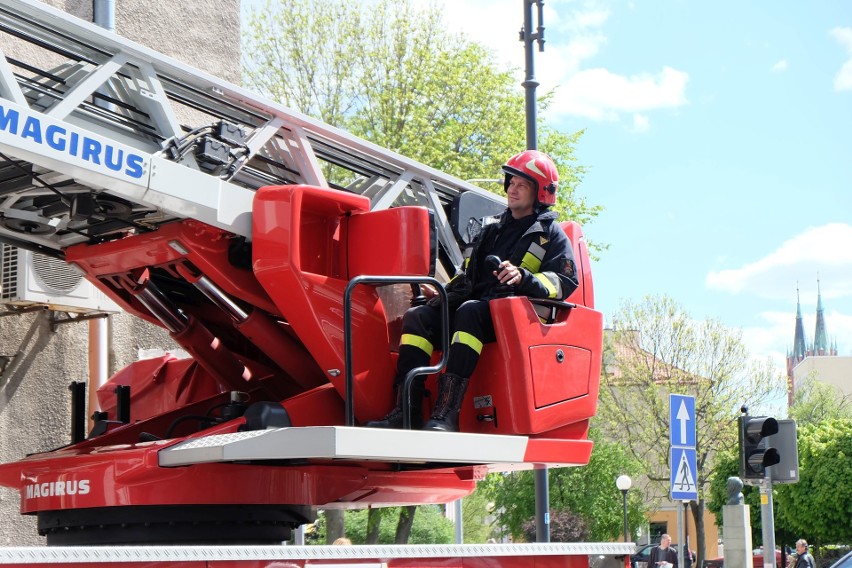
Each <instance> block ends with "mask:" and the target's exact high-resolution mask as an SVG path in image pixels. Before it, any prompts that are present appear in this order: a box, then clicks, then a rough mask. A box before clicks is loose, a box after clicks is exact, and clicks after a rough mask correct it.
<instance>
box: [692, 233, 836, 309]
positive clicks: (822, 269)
mask: <svg viewBox="0 0 852 568" xmlns="http://www.w3.org/2000/svg"><path fill="white" fill-rule="evenodd" d="M850 242H852V225H847V224H844V223H830V224H827V225H823V226H821V227H813V228H810V229H807V230H806V231H804V232H803V233H801V234H799V235H796V236H795V237H793V238H792V239H790V240H788V241H786V242H785V243H783V244H782V245H781V246H780V247H778V249H776V250H774V251H773V252H771V253H769V254H768V255H766V256H765V257H763V258H761V259H758V260H756V261H755V262H752V263H750V264H746V265H745V266H742V267H740V268H734V269H727V270H719V271H712V272H710V273H709V274H708V275H707V278H706V280H705V283H706V285H707V287H708V288H712V289H716V290H725V291H728V292H731V293H734V294H739V293H743V292H747V293H749V294H752V295H755V296H758V297H762V298H772V299H786V298H790V297H791V296H792V293H793V292H794V290H795V288H794V286H796V285H797V284H796V280H797V279H798V278H808V277H809V276H810V279H808V280H804V281H801V282H799V284H800V285H801V286H802V293H803V294H805V293H808V294H812V295H813V296H814V297H816V279H817V275H819V278H820V282H821V288H822V296H823V298H826V299H830V298H842V297H846V296H852V247H849V243H850Z"/></svg>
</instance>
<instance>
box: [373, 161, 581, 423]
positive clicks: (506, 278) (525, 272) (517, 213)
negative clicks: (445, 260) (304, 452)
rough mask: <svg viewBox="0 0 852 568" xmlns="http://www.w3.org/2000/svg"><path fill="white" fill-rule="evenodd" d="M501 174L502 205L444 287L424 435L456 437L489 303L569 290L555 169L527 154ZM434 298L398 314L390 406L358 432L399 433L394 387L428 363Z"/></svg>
mask: <svg viewBox="0 0 852 568" xmlns="http://www.w3.org/2000/svg"><path fill="white" fill-rule="evenodd" d="M503 172H504V174H505V181H504V187H505V189H506V197H507V201H508V207H507V208H506V211H504V212H503V213H502V214H501V215H499V216H497V217H494V218H490V219H487V220H486V222H485V223H484V226H483V229H482V231H481V233H480V234H479V236H478V237H477V238H476V239H475V240H474V242H473V244H472V246H471V247H469V248H468V250H466V251H465V262H464V266H463V267H462V268H461V269H460V271H459V273H458V274H457V276H456V277H455V278H453V279H452V280H451V281H450V282H449V283H448V284H447V295H448V302H449V305H448V308H449V311H450V332H451V334H452V335H451V342H450V353H449V357H448V361H447V366H446V369H445V372H444V373H443V374H441V375H440V376H439V377H438V395H437V397H436V402H435V408H434V409H433V410H432V413H431V417H430V419H429V421H428V422H426V424H425V425H423V429H424V430H441V431H447V432H457V431H458V423H459V410H460V408H461V404H462V400H463V399H464V394H465V391H466V390H467V385H468V382H469V380H470V377H471V375H472V374H473V371H474V369H475V368H476V364H477V362H478V360H479V355H480V353H481V351H482V346H483V344H485V343H489V342H493V341H495V336H494V326H493V324H492V321H491V311H490V308H489V305H488V302H489V300H492V299H495V298H499V297H503V296H508V295H513V294H514V295H519V296H532V297H537V298H552V299H556V300H563V299H565V298H567V297H568V296H569V295H571V293H572V292H573V291H574V290H575V289H576V288H577V271H576V266H575V263H574V254H573V248H572V246H571V242H570V241H569V239H568V237H567V236H566V235H565V233H564V231H563V230H562V227H560V226H559V223H557V214H556V213H555V212H553V211H550V206H551V205H553V204H554V203H556V188H557V183H558V180H559V174H558V173H557V171H556V164H554V163H553V160H551V159H550V157H549V156H548V155H547V154H544V153H542V152H538V151H535V150H527V151H525V152H521V153H520V154H518V155H516V156H513V157H512V158H511V159H510V160H509V161H508V162H506V164H505V165H504V166H503ZM440 300H441V299H440V297H439V296H434V297H433V298H432V299H430V300H429V302H428V303H427V304H425V305H422V306H417V307H414V308H411V309H409V310H408V311H407V312H406V313H405V316H404V317H403V320H402V337H401V339H400V347H399V360H398V363H397V376H396V380H395V381H394V389H395V390H396V391H397V392H396V406H395V408H394V409H393V410H392V411H391V412H390V413H389V414H388V415H387V416H385V417H384V418H383V419H382V420H376V421H373V422H368V423H367V424H366V426H369V427H374V428H401V427H402V399H403V393H402V392H401V391H402V389H401V388H400V386H401V382H402V380H403V378H404V377H405V375H406V373H407V372H408V371H410V370H411V369H413V368H415V367H422V366H426V365H428V364H429V361H430V359H431V357H432V351H433V349H434V346H435V345H439V344H440V343H441V337H440V333H441V329H440V328H441V319H440V318H441V316H440V310H439V309H438V308H439V307H440V303H439V302H440ZM424 382H425V377H423V376H420V377H416V378H415V379H414V382H413V383H412V387H411V388H412V391H411V401H412V406H411V414H410V415H411V417H412V425H413V426H414V427H419V421H421V416H422V413H421V408H422V404H423V396H424V390H425V389H424Z"/></svg>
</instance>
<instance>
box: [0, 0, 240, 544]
mask: <svg viewBox="0 0 852 568" xmlns="http://www.w3.org/2000/svg"><path fill="white" fill-rule="evenodd" d="M47 3H48V4H50V5H52V6H54V7H56V8H59V9H62V10H65V11H66V12H68V13H70V14H72V15H74V16H77V17H80V18H82V19H85V20H87V21H91V19H92V4H93V2H92V0H50V1H48V2H47ZM115 26H116V33H117V34H118V35H121V36H124V37H126V38H128V39H131V40H133V41H136V42H139V43H141V44H144V45H146V46H147V47H150V48H152V49H155V50H157V51H159V52H161V53H165V54H167V55H169V56H171V57H174V58H175V59H178V60H181V61H183V62H186V63H188V64H190V65H192V66H194V67H198V68H201V69H203V70H205V71H207V72H208V73H211V74H213V75H215V76H217V77H221V78H223V79H225V80H227V81H230V82H234V83H238V82H239V79H240V65H239V61H240V0H216V1H213V0H187V1H175V0H116V2H115ZM3 47H4V49H9V47H8V46H7V45H4V46H3ZM12 55H13V54H12ZM0 313H2V310H0ZM52 316H53V314H52V313H51V312H38V313H30V314H24V315H3V316H2V317H0V356H3V358H0V361H8V362H9V363H8V364H7V365H6V366H5V369H4V370H3V371H2V372H0V463H8V462H11V461H16V460H18V459H20V458H22V457H24V456H25V455H26V454H29V453H33V452H41V451H46V450H50V449H53V448H57V447H60V446H63V445H65V444H68V443H69V442H70V428H71V425H70V396H69V394H70V393H69V391H68V385H69V383H71V381H86V380H87V379H88V350H89V345H88V323H87V322H79V323H71V324H64V325H60V326H57V327H56V328H55V331H54V330H53V328H52V326H51V321H50V320H51V317H52ZM109 320H110V321H109V325H108V336H109V343H110V344H111V349H110V358H109V359H110V365H109V366H110V369H109V373H110V374H112V372H114V371H116V370H118V369H120V368H121V367H123V366H125V365H127V364H128V363H130V362H132V361H134V360H136V359H137V358H138V355H139V352H140V350H144V349H158V348H159V349H168V348H172V347H173V344H172V342H171V340H170V338H169V337H168V335H167V334H166V333H164V332H163V331H162V330H161V329H159V328H157V327H155V326H152V325H149V324H147V323H145V322H142V321H140V320H137V319H135V318H132V317H130V316H127V315H123V314H119V315H113V316H110V318H109ZM92 410H93V409H89V410H88V411H87V413H88V414H91V412H92ZM19 503H20V501H19V498H18V494H17V492H16V491H12V490H9V489H3V488H0V546H34V545H43V544H44V539H43V538H41V537H39V536H38V534H37V532H36V523H35V519H34V518H31V517H22V516H21V515H20V513H19V510H20V509H19V507H20V504H19Z"/></svg>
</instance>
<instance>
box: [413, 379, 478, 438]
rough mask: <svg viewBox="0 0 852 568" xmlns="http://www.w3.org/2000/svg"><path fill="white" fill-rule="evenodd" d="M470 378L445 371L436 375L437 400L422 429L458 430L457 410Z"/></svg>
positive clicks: (459, 408) (459, 407)
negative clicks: (438, 375)
mask: <svg viewBox="0 0 852 568" xmlns="http://www.w3.org/2000/svg"><path fill="white" fill-rule="evenodd" d="M468 382H470V379H466V378H464V377H459V376H458V375H453V374H450V373H445V374H443V375H441V376H440V377H438V400H437V401H435V409H434V410H433V411H432V416H431V417H430V418H429V421H428V422H427V423H426V424H425V425H424V426H423V429H424V430H438V431H442V432H458V431H459V411H460V410H461V405H462V400H464V393H465V391H467V383H468Z"/></svg>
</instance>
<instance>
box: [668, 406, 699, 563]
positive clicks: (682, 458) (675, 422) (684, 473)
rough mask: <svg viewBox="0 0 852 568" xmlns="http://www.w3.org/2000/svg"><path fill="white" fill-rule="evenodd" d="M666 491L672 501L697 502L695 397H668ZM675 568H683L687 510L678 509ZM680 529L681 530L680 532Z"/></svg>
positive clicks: (684, 508)
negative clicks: (667, 485) (667, 478)
mask: <svg viewBox="0 0 852 568" xmlns="http://www.w3.org/2000/svg"><path fill="white" fill-rule="evenodd" d="M669 442H670V446H669V464H670V468H669V474H670V475H669V481H670V483H669V488H670V493H671V498H672V501H683V502H684V503H688V502H689V501H697V500H698V467H697V465H698V464H697V458H696V454H695V397H693V396H688V395H683V394H669ZM678 520H680V521H681V522H679V523H678V525H679V528H678V533H679V534H678V540H679V543H678V552H677V554H678V566H685V564H684V560H685V557H686V555H687V554H688V552H686V549H685V547H686V546H687V544H686V542H687V540H686V507H678ZM680 527H683V529H682V530H681V529H680Z"/></svg>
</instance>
